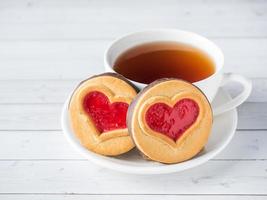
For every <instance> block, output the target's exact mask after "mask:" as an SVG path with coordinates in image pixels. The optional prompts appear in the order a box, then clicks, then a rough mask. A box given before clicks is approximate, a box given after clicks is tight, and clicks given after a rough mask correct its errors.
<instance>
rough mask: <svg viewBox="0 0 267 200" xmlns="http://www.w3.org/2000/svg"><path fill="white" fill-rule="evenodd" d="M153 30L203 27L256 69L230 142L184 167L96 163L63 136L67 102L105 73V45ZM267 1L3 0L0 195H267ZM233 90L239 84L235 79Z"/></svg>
mask: <svg viewBox="0 0 267 200" xmlns="http://www.w3.org/2000/svg"><path fill="white" fill-rule="evenodd" d="M150 28H179V29H185V30H190V31H194V32H197V33H199V34H202V35H204V36H206V37H208V38H209V39H211V40H213V41H214V42H215V43H217V44H218V45H219V46H220V47H221V48H222V49H223V51H224V53H225V59H226V63H225V71H226V72H236V73H240V74H243V75H246V76H248V77H250V78H251V79H252V81H253V87H254V88H253V92H252V95H251V96H250V98H249V99H248V100H247V102H246V103H244V104H243V105H242V106H241V107H240V108H239V109H238V113H239V124H238V130H237V132H236V135H235V137H234V139H233V141H232V142H231V144H230V145H229V146H228V147H227V148H226V149H225V150H224V151H223V152H222V153H221V154H220V155H219V156H217V157H216V158H215V159H212V160H211V161H209V162H207V163H206V164H204V165H202V166H200V167H197V168H195V169H191V170H188V171H185V172H181V173H177V174H171V175H160V176H136V175H127V174H121V173H117V172H113V171H110V170H107V169H104V168H99V167H98V166H95V165H94V164H92V163H90V162H88V161H86V160H85V159H84V158H83V157H82V156H80V155H78V154H77V153H76V152H75V151H74V150H73V149H72V148H71V146H70V145H69V144H68V143H67V142H66V140H65V138H64V137H63V134H62V131H61V127H60V109H61V107H62V103H63V102H64V100H65V99H66V97H67V95H68V93H69V92H70V90H71V88H72V87H73V86H74V85H75V84H76V83H78V82H79V81H80V80H81V79H83V78H86V77H88V76H90V75H93V74H96V73H100V72H103V54H104V50H105V48H106V47H107V45H108V44H109V43H110V42H111V41H112V40H113V39H115V38H117V37H120V36H121V35H122V34H125V33H128V32H132V31H138V30H143V29H150ZM266 68H267V1H264V0H255V1H248V0H244V1H241V0H229V1H214V0H196V1H193V0H187V1H179V0H177V1H175V0H167V1H166V0H161V1H160V0H156V1H155V0H149V1H144V0H124V1H122V0H121V1H111V0H109V1H108V0H106V1H103V0H99V1H97V0H94V1H92V0H87V1H86V0H76V1H75V0H47V1H41V0H21V1H19V0H1V1H0V199H27V200H29V199H49V200H50V199H51V200H52V199H53V200H54V199H63V198H64V199H67V200H68V199H96V200H98V199H116V200H120V199H137V198H139V199H165V200H173V199H177V198H178V197H180V198H182V199H185V200H191V199H197V200H201V199H205V200H211V199H215V198H216V199H218V200H220V199H246V200H247V199H253V200H254V199H266V198H267V70H266ZM230 89H231V91H233V92H234V93H235V92H236V90H237V89H236V87H235V86H232V87H230Z"/></svg>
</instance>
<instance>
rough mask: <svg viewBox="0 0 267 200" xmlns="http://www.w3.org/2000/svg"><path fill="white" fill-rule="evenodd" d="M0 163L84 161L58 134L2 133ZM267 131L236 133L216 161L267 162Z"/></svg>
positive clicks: (34, 132)
mask: <svg viewBox="0 0 267 200" xmlns="http://www.w3.org/2000/svg"><path fill="white" fill-rule="evenodd" d="M0 137H1V140H0V147H1V149H4V151H0V160H3V159H8V160H27V159H30V160H31V159H37V160H42V159H52V160H55V159H73V160H81V159H85V158H84V157H83V156H81V155H80V154H79V153H78V152H76V151H75V150H74V149H73V148H72V147H71V146H70V144H68V142H67V140H66V139H65V137H64V135H63V134H62V132H61V131H30V132H29V131H1V132H0ZM266 141H267V131H237V133H236V134H235V137H234V138H233V140H232V141H231V143H230V144H229V145H228V146H227V148H226V149H225V150H224V151H223V152H222V153H220V154H219V155H218V156H217V157H215V159H216V160H218V159H220V160H227V159H228V160H235V159H236V160H253V159H257V160H261V159H267V146H266Z"/></svg>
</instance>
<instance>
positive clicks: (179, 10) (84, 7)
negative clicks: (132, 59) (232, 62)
mask: <svg viewBox="0 0 267 200" xmlns="http://www.w3.org/2000/svg"><path fill="white" fill-rule="evenodd" d="M0 6H1V15H0V24H1V31H0V39H55V38H57V39H58V38H61V39H73V38H86V39H87V38H99V37H100V38H103V37H106V38H107V37H108V38H110V37H117V36H118V35H121V34H124V33H126V32H132V31H136V30H140V29H149V28H155V27H161V28H162V27H173V28H180V29H187V30H192V31H195V32H199V33H203V34H205V35H208V36H227V37H233V36H234V37H240V36H246V37H266V36H267V27H266V15H265V11H266V7H267V4H266V2H265V1H262V0H258V1H241V0H235V1H227V2H224V1H221V2H214V1H212V0H207V1H201V0H197V1H193V0H191V1H175V0H169V1H163V0H158V1H152V0H149V1H130V0H128V1H121V2H119V3H117V4H114V3H111V2H109V1H83V0H80V1H76V2H75V5H74V4H73V2H72V1H70V0H68V1H64V2H63V1H59V0H57V1H52V0H50V1H45V2H39V1H31V2H28V1H27V0H24V1H15V2H9V1H8V2H5V1H2V2H1V5H0ZM129 8H130V9H129ZM122 16H127V17H122Z"/></svg>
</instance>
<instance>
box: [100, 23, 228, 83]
mask: <svg viewBox="0 0 267 200" xmlns="http://www.w3.org/2000/svg"><path fill="white" fill-rule="evenodd" d="M149 32H174V33H182V34H189V35H191V36H193V37H198V38H201V39H203V40H205V41H206V42H208V43H209V44H211V45H212V46H213V47H214V48H215V49H216V51H217V54H218V56H219V57H220V58H221V63H220V66H219V67H218V66H217V65H215V66H216V67H215V69H216V71H215V73H213V74H212V75H210V76H209V77H207V78H205V79H202V80H200V81H196V82H193V83H192V84H201V83H203V82H205V81H207V80H209V79H212V78H214V76H217V75H218V74H219V73H221V71H222V69H223V66H224V55H223V52H222V50H221V48H219V47H218V46H217V45H216V44H215V43H214V42H213V41H211V40H209V39H208V38H206V37H204V36H202V35H200V34H198V33H194V32H192V31H187V30H180V29H168V28H161V29H147V30H142V31H135V32H131V33H127V34H124V35H123V36H121V37H118V38H116V39H115V40H113V41H112V42H111V43H110V44H109V45H108V47H107V48H106V50H105V53H104V65H105V68H106V69H107V70H109V71H111V72H114V73H118V72H116V71H115V70H114V69H113V67H112V66H111V64H110V63H109V61H108V55H109V52H110V50H111V49H112V47H113V46H114V45H115V44H117V43H118V42H120V41H121V40H123V39H125V38H127V37H129V36H134V35H137V34H145V33H149ZM200 49H201V48H200ZM118 74H119V73H118ZM121 75H122V74H121ZM122 76H123V75H122ZM125 78H126V79H128V80H129V81H131V82H132V83H134V84H135V85H139V86H141V87H145V86H146V85H148V84H146V83H141V82H137V81H134V80H132V79H129V78H127V77H125Z"/></svg>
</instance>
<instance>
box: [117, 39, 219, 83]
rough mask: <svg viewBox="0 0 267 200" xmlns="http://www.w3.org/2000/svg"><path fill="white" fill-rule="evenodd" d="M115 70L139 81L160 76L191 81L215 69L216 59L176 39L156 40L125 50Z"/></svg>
mask: <svg viewBox="0 0 267 200" xmlns="http://www.w3.org/2000/svg"><path fill="white" fill-rule="evenodd" d="M114 70H115V71H116V72H117V73H119V74H122V75H123V76H125V77H126V78H129V79H131V80H134V81H137V82H140V83H146V84H148V83H151V82H153V81H154V80H156V79H159V78H179V79H184V80H186V81H189V82H191V83H193V82H196V81H200V80H202V79H205V78H207V77H209V76H211V75H212V74H213V73H214V72H215V67H214V62H213V60H212V59H211V58H210V57H209V56H208V55H207V54H206V53H205V52H203V51H201V50H199V49H197V48H195V47H193V46H189V45H186V44H180V43H175V42H153V43H145V44H142V45H139V46H135V47H133V48H131V49H129V50H127V51H125V52H124V53H122V54H121V55H120V56H119V57H118V58H117V60H116V61H115V64H114Z"/></svg>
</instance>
